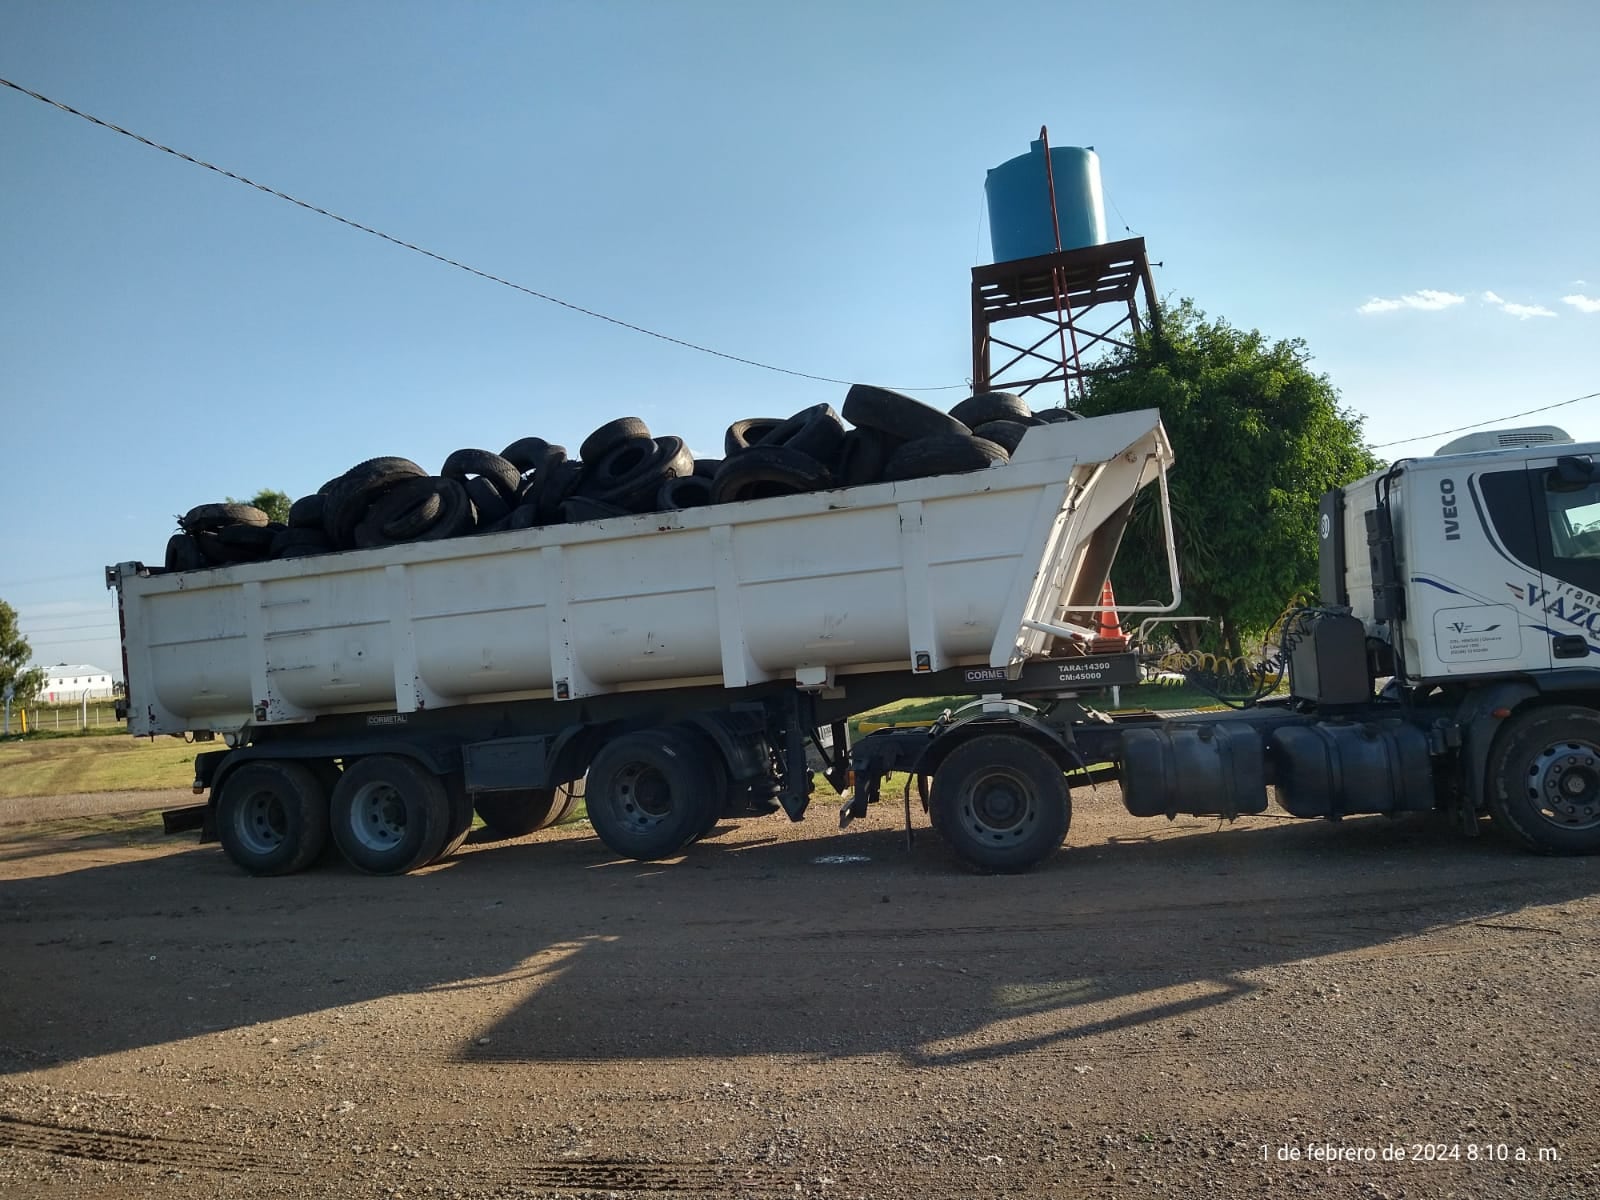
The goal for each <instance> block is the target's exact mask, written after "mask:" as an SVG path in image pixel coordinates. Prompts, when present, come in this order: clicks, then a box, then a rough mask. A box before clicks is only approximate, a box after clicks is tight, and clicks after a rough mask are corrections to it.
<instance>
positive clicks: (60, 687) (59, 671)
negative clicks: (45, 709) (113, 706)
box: [39, 663, 115, 704]
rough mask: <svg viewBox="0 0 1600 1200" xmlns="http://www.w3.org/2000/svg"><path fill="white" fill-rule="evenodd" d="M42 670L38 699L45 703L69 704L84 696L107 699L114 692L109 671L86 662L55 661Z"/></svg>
mask: <svg viewBox="0 0 1600 1200" xmlns="http://www.w3.org/2000/svg"><path fill="white" fill-rule="evenodd" d="M44 671H45V675H44V690H43V691H41V692H40V693H39V699H41V700H43V701H44V702H45V703H46V704H69V703H72V702H74V701H77V700H82V699H83V698H84V697H85V696H87V697H88V698H89V699H90V700H102V699H107V700H108V699H110V698H111V696H112V695H114V694H115V693H114V689H113V688H112V685H111V672H110V671H103V670H101V669H100V668H99V667H91V666H89V665H88V664H87V663H78V664H73V663H57V664H56V665H55V666H53V667H46V668H45V669H44Z"/></svg>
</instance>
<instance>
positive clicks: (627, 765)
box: [585, 729, 715, 862]
mask: <svg viewBox="0 0 1600 1200" xmlns="http://www.w3.org/2000/svg"><path fill="white" fill-rule="evenodd" d="M714 787H715V782H714V780H713V779H712V777H711V774H710V772H709V771H708V770H707V769H706V766H705V763H704V760H703V758H702V756H701V755H700V754H699V753H698V748H697V747H696V746H695V744H694V743H693V742H692V741H690V740H689V739H688V738H686V737H684V736H683V735H682V734H681V733H679V732H677V731H676V730H671V729H646V730H640V731H639V732H636V733H625V734H623V735H622V736H621V737H618V738H616V739H614V740H613V741H610V742H608V743H606V745H605V746H603V747H602V748H601V750H600V753H598V754H596V755H595V756H594V761H593V762H591V763H590V764H589V782H588V789H587V795H586V797H585V803H586V804H587V805H588V808H589V822H590V824H592V825H593V826H594V831H595V833H596V834H598V835H599V837H600V840H601V841H602V842H604V843H605V844H606V845H607V846H609V847H610V848H611V849H612V850H614V851H616V853H618V854H620V855H623V856H624V857H626V858H636V859H640V860H643V861H646V862H648V861H649V860H651V859H656V858H669V857H671V856H672V855H674V854H676V853H677V852H678V851H679V850H681V849H683V847H684V846H685V845H687V844H688V843H689V842H690V841H691V840H692V839H693V838H694V837H695V835H696V834H697V833H698V832H699V831H700V830H701V829H702V828H703V827H704V826H705V823H706V809H707V808H708V807H710V806H711V805H712V803H713V802H714V799H715V797H714V794H713V793H714Z"/></svg>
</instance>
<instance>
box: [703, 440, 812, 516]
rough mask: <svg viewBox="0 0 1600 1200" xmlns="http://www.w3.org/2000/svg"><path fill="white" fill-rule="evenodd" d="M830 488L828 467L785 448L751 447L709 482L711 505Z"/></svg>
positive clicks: (726, 464)
mask: <svg viewBox="0 0 1600 1200" xmlns="http://www.w3.org/2000/svg"><path fill="white" fill-rule="evenodd" d="M832 486H833V475H832V474H831V473H830V472H829V470H828V468H827V467H825V466H823V465H822V464H821V463H819V462H818V461H817V460H816V459H814V458H812V457H811V456H810V455H807V454H801V453H800V452H799V451H798V450H791V449H789V447H787V446H752V447H750V449H748V450H746V451H744V452H743V453H742V454H736V455H734V456H733V457H732V458H730V459H728V460H727V461H726V462H724V463H723V464H722V470H720V471H718V472H717V477H716V478H715V479H713V480H712V481H711V502H712V503H713V504H728V503H731V502H734V501H740V500H765V499H767V498H769V497H772V496H793V495H796V494H798V493H800V492H817V491H822V490H823V489H825V488H831V487H832Z"/></svg>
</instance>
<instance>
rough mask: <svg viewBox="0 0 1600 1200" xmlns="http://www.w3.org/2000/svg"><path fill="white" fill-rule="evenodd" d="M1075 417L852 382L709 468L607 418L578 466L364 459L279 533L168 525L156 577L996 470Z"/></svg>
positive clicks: (540, 443)
mask: <svg viewBox="0 0 1600 1200" xmlns="http://www.w3.org/2000/svg"><path fill="white" fill-rule="evenodd" d="M1076 416H1077V414H1076V413H1073V412H1071V411H1070V410H1065V409H1054V410H1048V411H1043V412H1038V413H1035V412H1034V411H1033V410H1032V409H1030V408H1029V407H1028V405H1027V403H1026V401H1024V400H1023V399H1022V398H1021V397H1020V396H1017V395H1014V394H1012V393H1010V392H985V393H981V394H979V395H975V396H970V397H968V398H967V399H965V400H963V401H961V402H960V403H959V404H957V405H956V406H955V407H954V408H952V409H951V410H950V411H949V412H948V413H946V412H942V411H940V410H939V409H937V408H934V407H932V406H931V405H928V404H924V403H922V402H921V401H920V400H916V399H914V398H912V397H910V396H906V395H903V394H902V393H899V392H895V391H890V390H889V389H887V388H880V387H872V386H870V385H867V384H855V385H854V386H852V387H851V388H850V390H849V391H848V392H847V393H846V395H845V398H844V404H843V406H842V413H841V412H836V411H835V410H834V408H833V406H832V405H829V404H816V405H812V406H811V407H809V408H805V409H802V410H801V411H800V412H797V413H794V414H792V415H791V416H788V417H748V418H745V419H744V420H740V421H735V422H734V423H733V424H732V425H730V426H728V429H727V431H726V433H725V435H724V437H723V447H722V449H723V456H722V457H721V458H699V459H697V458H695V457H694V455H693V454H692V453H691V452H690V450H689V448H688V447H687V445H686V444H685V443H684V440H683V439H682V438H680V437H675V436H663V437H658V436H656V435H655V434H653V433H652V432H651V430H650V428H649V426H648V425H646V424H645V422H644V421H643V420H642V419H640V418H638V417H619V418H617V419H616V420H613V421H608V422H606V423H605V424H604V425H602V426H600V427H599V428H598V429H596V430H595V431H594V432H593V433H591V434H590V435H589V436H588V437H586V438H585V439H584V440H583V443H582V445H581V446H580V447H579V448H578V457H577V458H569V457H568V454H567V449H566V447H564V446H558V445H553V444H551V443H549V442H547V441H545V440H544V439H542V438H538V437H524V438H519V439H517V440H516V441H514V442H512V443H511V444H510V445H508V446H506V447H505V448H504V449H503V450H501V451H500V452H499V453H498V454H496V453H493V452H491V451H488V450H483V449H477V448H465V449H461V450H457V451H455V452H454V453H453V454H451V455H450V456H449V457H448V458H446V459H445V461H444V463H443V465H442V466H441V467H440V468H439V472H438V474H431V473H430V472H428V471H427V470H425V469H424V468H423V467H421V466H420V465H418V464H417V463H415V462H413V461H411V460H410V459H407V458H395V457H385V458H369V459H367V460H365V461H364V462H360V463H357V464H356V465H355V466H353V467H351V468H350V469H349V470H348V471H346V472H344V473H343V474H342V475H340V476H338V477H337V478H335V479H330V480H329V481H328V482H327V483H325V484H323V485H322V487H320V488H319V489H317V491H316V493H315V494H313V495H310V496H302V497H301V498H300V499H298V500H296V501H295V502H294V504H293V505H292V506H291V507H290V509H289V514H288V520H287V522H286V523H285V524H281V525H279V524H274V523H272V522H271V521H269V520H268V518H267V515H266V514H265V513H264V512H262V511H261V510H260V509H257V508H253V507H251V506H249V505H241V504H203V505H200V506H199V507H198V508H194V509H191V510H190V511H189V512H188V513H186V514H185V515H184V516H183V517H181V518H180V519H179V522H178V525H179V529H178V532H177V533H175V534H174V535H173V536H172V538H171V540H170V541H169V542H168V544H167V552H166V560H165V563H166V569H167V570H169V571H187V570H196V569H200V568H206V567H217V566H227V565H230V564H233V563H243V562H258V561H261V560H263V559H267V558H298V557H303V556H306V555H313V554H327V553H332V552H336V551H343V550H362V549H372V548H374V547H380V546H393V545H398V544H401V543H406V542H420V541H433V540H437V539H440V538H454V537H463V536H467V535H469V534H477V533H499V532H503V531H506V530H514V529H530V528H534V527H539V526H549V525H561V524H570V523H576V522H583V521H595V520H605V519H608V518H612V517H620V516H629V515H636V514H643V513H657V512H674V511H681V510H685V509H692V508H703V507H706V506H708V505H719V504H740V503H743V502H745V501H750V500H764V499H769V498H771V497H774V496H790V495H797V494H800V493H804V492H816V491H825V490H828V489H831V488H840V487H861V486H864V485H867V484H873V483H882V482H898V481H903V480H909V479H921V478H926V477H928V476H934V475H949V474H956V473H960V472H966V471H981V470H985V469H987V468H989V467H991V466H994V465H996V464H1000V463H1005V462H1008V461H1010V457H1011V455H1012V453H1013V452H1015V451H1016V449H1017V447H1018V446H1019V445H1020V444H1021V442H1022V439H1023V437H1024V436H1025V435H1026V433H1027V431H1028V430H1029V429H1030V428H1032V427H1033V426H1036V425H1041V424H1045V423H1047V422H1052V421H1059V420H1072V419H1076Z"/></svg>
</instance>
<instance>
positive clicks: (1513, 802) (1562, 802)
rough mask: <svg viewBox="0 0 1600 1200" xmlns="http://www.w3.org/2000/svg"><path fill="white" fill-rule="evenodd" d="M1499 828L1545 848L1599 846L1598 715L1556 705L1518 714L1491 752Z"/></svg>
mask: <svg viewBox="0 0 1600 1200" xmlns="http://www.w3.org/2000/svg"><path fill="white" fill-rule="evenodd" d="M1485 784H1486V787H1485V790H1486V791H1487V793H1488V798H1489V813H1490V815H1491V816H1493V818H1494V824H1495V827H1496V828H1497V829H1499V830H1500V831H1501V832H1502V833H1504V834H1505V835H1506V836H1507V837H1509V838H1510V839H1511V840H1512V841H1514V842H1516V843H1518V844H1519V845H1522V846H1526V847H1527V848H1529V849H1530V850H1537V851H1539V852H1541V853H1544V854H1594V853H1596V852H1597V851H1600V713H1596V712H1595V710H1594V709H1590V708H1580V707H1578V706H1577V705H1572V704H1555V705H1551V706H1549V707H1548V708H1535V709H1531V710H1529V711H1526V712H1522V713H1518V714H1517V715H1516V716H1514V717H1512V718H1511V719H1510V720H1508V721H1507V722H1506V723H1505V724H1504V725H1503V726H1502V727H1501V729H1500V732H1499V734H1498V736H1496V738H1495V740H1494V746H1493V748H1492V749H1491V750H1490V751H1489V770H1488V777H1487V779H1486V780H1485Z"/></svg>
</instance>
